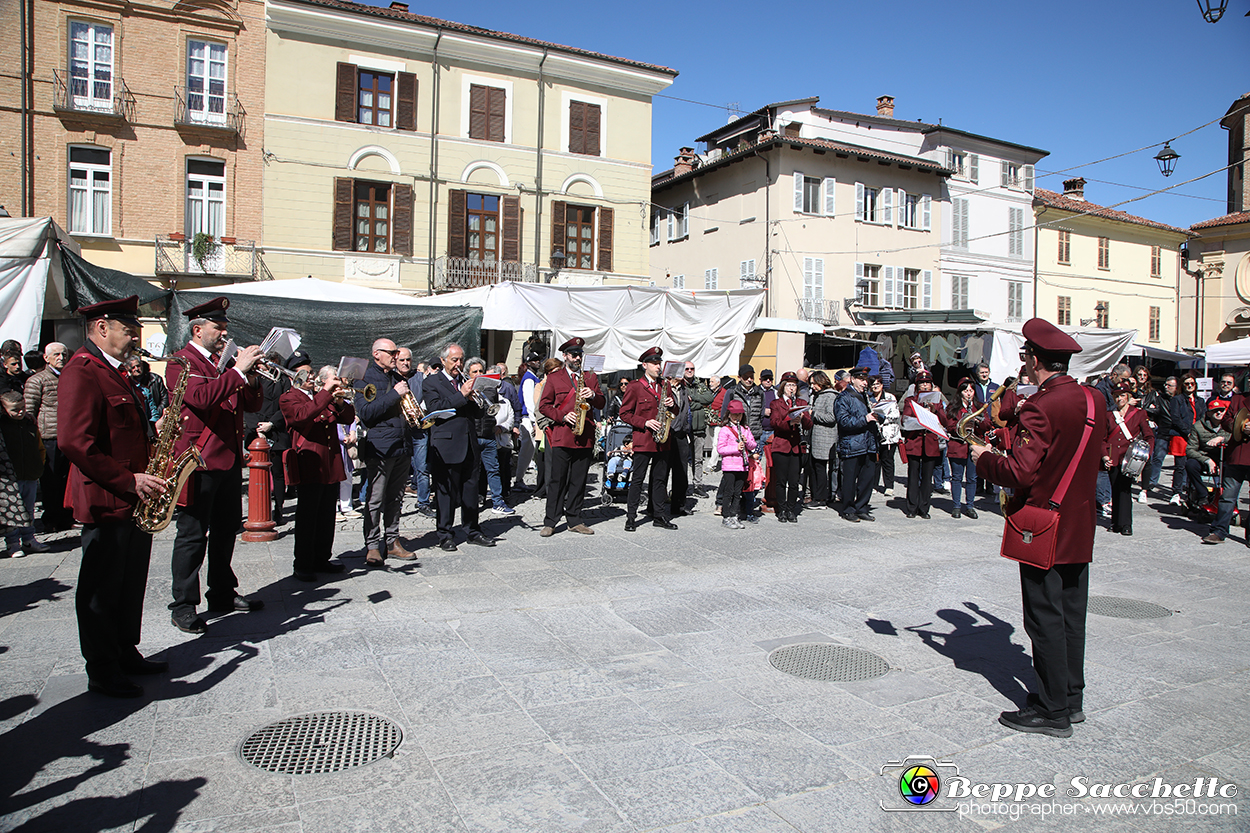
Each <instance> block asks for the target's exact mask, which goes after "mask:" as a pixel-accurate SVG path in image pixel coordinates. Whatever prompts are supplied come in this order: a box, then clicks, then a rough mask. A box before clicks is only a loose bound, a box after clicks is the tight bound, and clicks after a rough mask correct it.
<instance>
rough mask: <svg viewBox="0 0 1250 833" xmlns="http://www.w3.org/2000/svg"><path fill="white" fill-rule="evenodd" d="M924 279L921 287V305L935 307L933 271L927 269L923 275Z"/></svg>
mask: <svg viewBox="0 0 1250 833" xmlns="http://www.w3.org/2000/svg"><path fill="white" fill-rule="evenodd" d="M921 280H922V281H923V284H922V289H921V307H922V308H923V309H933V271H932V270H931V269H926V270H924V272H923V273H922V275H921Z"/></svg>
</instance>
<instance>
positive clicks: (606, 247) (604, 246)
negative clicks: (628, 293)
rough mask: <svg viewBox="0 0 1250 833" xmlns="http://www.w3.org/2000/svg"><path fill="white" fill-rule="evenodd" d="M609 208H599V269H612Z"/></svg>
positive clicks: (610, 212) (604, 270) (611, 212)
mask: <svg viewBox="0 0 1250 833" xmlns="http://www.w3.org/2000/svg"><path fill="white" fill-rule="evenodd" d="M615 214H616V211H614V210H613V209H611V208H600V209H599V271H600V272H611V271H612V218H613V215H615Z"/></svg>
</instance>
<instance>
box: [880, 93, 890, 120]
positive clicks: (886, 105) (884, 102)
mask: <svg viewBox="0 0 1250 833" xmlns="http://www.w3.org/2000/svg"><path fill="white" fill-rule="evenodd" d="M877 115H878V116H884V117H885V118H887V119H892V118H894V96H892V95H879V96H877Z"/></svg>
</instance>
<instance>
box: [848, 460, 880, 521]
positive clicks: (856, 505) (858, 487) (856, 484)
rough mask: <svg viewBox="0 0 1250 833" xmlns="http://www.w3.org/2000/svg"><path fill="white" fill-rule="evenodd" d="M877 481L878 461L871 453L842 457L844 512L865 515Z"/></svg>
mask: <svg viewBox="0 0 1250 833" xmlns="http://www.w3.org/2000/svg"><path fill="white" fill-rule="evenodd" d="M876 482H877V461H876V460H874V459H873V458H872V455H871V454H857V455H855V456H854V457H843V458H842V512H843V513H844V514H847V515H864V514H867V512H868V500H869V498H871V497H872V484H874V483H876Z"/></svg>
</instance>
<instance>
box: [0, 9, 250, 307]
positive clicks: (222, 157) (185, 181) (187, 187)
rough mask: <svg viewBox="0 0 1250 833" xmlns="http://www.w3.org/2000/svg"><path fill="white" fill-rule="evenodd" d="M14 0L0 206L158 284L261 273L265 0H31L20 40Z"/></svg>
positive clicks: (2, 112) (9, 14)
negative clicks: (57, 228) (43, 219)
mask: <svg viewBox="0 0 1250 833" xmlns="http://www.w3.org/2000/svg"><path fill="white" fill-rule="evenodd" d="M17 10H18V4H17V3H16V2H14V3H6V4H4V6H3V12H2V13H0V14H2V16H3V17H2V18H0V19H2V22H0V26H3V29H4V31H5V32H6V35H11V37H9V36H6V37H5V38H3V39H0V40H2V42H0V62H2V63H3V66H4V67H5V72H4V75H3V76H2V78H0V80H2V83H3V86H2V87H0V141H2V142H3V150H4V151H7V152H5V153H0V203H2V204H4V205H5V206H6V208H7V210H8V211H9V213H10V214H11V215H13V216H17V215H19V214H23V215H26V216H49V215H50V216H52V217H53V218H54V219H55V220H56V221H57V223H59V224H60V225H61V226H62V227H63V228H65V229H66V230H67V231H69V232H70V233H71V234H72V235H73V236H74V239H75V240H76V241H77V242H78V243H79V244H80V245H81V247H82V251H83V256H84V257H85V258H86V259H87V260H89V261H91V262H92V263H95V264H97V265H99V266H104V267H108V268H113V269H120V270H123V271H126V272H129V273H131V274H135V275H140V276H143V277H146V278H149V279H150V280H153V281H154V282H159V283H162V284H164V285H166V286H169V285H178V286H183V287H186V286H196V285H203V284H212V283H222V282H233V281H237V280H240V279H249V278H255V277H263V276H264V263H263V261H262V260H261V258H260V256H259V254H258V250H257V243H258V241H259V239H260V235H261V148H262V147H263V144H264V124H263V120H262V119H261V118H260V115H261V114H262V113H263V110H264V107H263V101H264V87H263V83H264V70H265V44H264V38H263V32H264V25H263V21H264V4H263V3H261V2H253V0H234V1H233V2H226V3H213V4H192V5H186V4H182V3H170V2H159V0H158V2H156V3H151V4H140V5H135V4H131V3H122V2H115V0H102V2H85V1H84V2H79V0H65V2H55V3H54V2H49V1H48V0H33V8H32V9H31V18H32V19H33V25H31V26H28V27H27V35H28V37H29V38H30V43H29V44H28V46H29V47H30V49H28V50H27V51H26V53H25V55H23V50H22V49H21V39H20V37H19V29H20V27H19V21H18V19H17V18H18V11H17ZM23 75H25V79H24V81H25V83H24V84H23ZM23 86H25V87H26V95H25V97H23V95H22V91H23V89H22V88H23ZM23 104H24V107H23ZM23 128H24V129H23ZM23 139H25V142H24V143H23ZM23 144H24V145H25V150H26V155H25V157H23V154H22V152H21V150H22V145H23ZM23 184H24V185H25V190H24V191H23ZM197 235H198V236H199V239H198V246H197V245H196V243H197ZM197 255H198V256H197ZM46 314H47V315H48V316H50V317H55V316H60V315H66V314H67V313H64V312H63V311H61V310H56V309H48V310H47V312H46Z"/></svg>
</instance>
